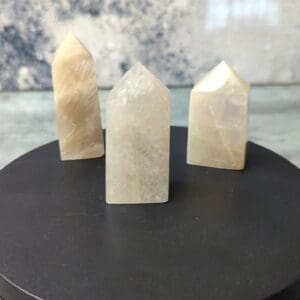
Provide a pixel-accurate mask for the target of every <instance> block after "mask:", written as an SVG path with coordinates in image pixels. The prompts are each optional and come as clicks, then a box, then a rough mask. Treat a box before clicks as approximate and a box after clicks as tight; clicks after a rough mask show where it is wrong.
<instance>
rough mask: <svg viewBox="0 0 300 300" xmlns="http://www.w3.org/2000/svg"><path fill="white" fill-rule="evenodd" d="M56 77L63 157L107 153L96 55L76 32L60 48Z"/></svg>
mask: <svg viewBox="0 0 300 300" xmlns="http://www.w3.org/2000/svg"><path fill="white" fill-rule="evenodd" d="M52 77H53V90H54V98H55V108H56V121H57V130H58V136H59V146H60V154H61V159H62V160H72V159H85V158H94V157H99V156H103V154H104V143H103V132H102V127H101V117H100V108H99V102H98V89H97V83H96V75H95V70H94V62H93V58H92V56H91V54H90V53H89V51H88V50H87V49H86V48H85V47H84V45H83V44H82V43H81V42H80V41H79V40H78V39H77V38H76V37H75V36H74V35H73V34H72V33H69V34H68V36H67V37H66V39H65V40H64V41H63V43H62V44H61V45H60V47H59V49H58V50H57V52H56V56H55V59H54V61H53V64H52Z"/></svg>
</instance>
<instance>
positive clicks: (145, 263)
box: [0, 128, 300, 300]
mask: <svg viewBox="0 0 300 300" xmlns="http://www.w3.org/2000/svg"><path fill="white" fill-rule="evenodd" d="M186 136H187V130H186V129H185V128H172V131H171V161H170V200H169V202H168V203H166V204H153V205H152V204H148V205H131V206H130V205H106V204H105V158H99V159H91V160H81V161H60V159H59V151H58V144H57V142H53V143H50V144H48V145H45V146H42V147H40V148H38V149H36V150H33V151H31V152H29V153H27V154H26V155H24V156H22V157H21V158H19V159H17V160H15V161H14V162H12V163H11V164H10V165H8V166H7V167H6V168H4V169H3V170H2V171H1V172H0V191H1V196H0V197H1V199H0V273H1V274H3V276H4V277H5V278H6V279H8V280H9V281H10V282H8V281H6V280H5V279H4V278H2V277H1V276H0V299H1V297H2V299H5V300H13V299H14V300H15V299H17V300H21V299H31V298H32V297H33V296H32V295H29V294H27V293H25V292H22V291H20V290H18V288H17V287H16V286H15V285H17V286H19V287H21V288H22V289H24V290H26V291H28V292H30V293H32V294H34V295H36V296H38V297H41V298H43V299H47V300H51V299H72V300H79V299H89V300H96V299H97V300H99V299H105V300H116V299H122V300H127V299H128V300H150V299H151V300H154V299H155V300H168V299H170V300H171V299H172V300H183V299H185V300H189V299H193V300H198V299H205V300H209V299H222V300H226V299H230V300H234V299H239V300H240V299H243V300H247V299H249V300H250V299H251V300H253V299H266V298H268V297H270V298H268V299H297V297H298V296H299V294H298V296H297V295H296V294H297V293H298V292H299V282H298V283H297V280H299V278H300V188H299V185H300V174H299V169H298V168H296V167H295V166H294V165H292V164H291V163H289V162H288V161H286V160H285V159H283V158H281V157H280V156H278V155H277V154H275V153H273V152H271V151H269V150H267V149H264V148H262V147H260V146H258V145H255V144H253V143H249V144H248V154H247V166H246V169H245V170H244V171H228V170H218V169H212V168H205V167H197V166H189V165H187V164H186V163H185V161H186ZM295 282H296V283H295ZM293 283H295V284H294V285H292V286H291V287H290V288H288V289H285V288H286V287H288V286H289V285H291V284H293ZM280 291H281V292H280ZM272 295H275V296H272ZM271 296H272V297H271ZM280 297H284V298H280Z"/></svg>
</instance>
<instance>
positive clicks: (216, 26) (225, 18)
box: [0, 0, 300, 90]
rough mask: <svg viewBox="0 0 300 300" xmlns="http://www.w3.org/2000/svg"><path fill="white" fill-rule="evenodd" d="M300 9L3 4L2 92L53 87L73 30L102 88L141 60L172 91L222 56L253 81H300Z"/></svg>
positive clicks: (236, 4)
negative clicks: (57, 58) (58, 59)
mask: <svg viewBox="0 0 300 300" xmlns="http://www.w3.org/2000/svg"><path fill="white" fill-rule="evenodd" d="M299 9H300V2H299V1H298V0H288V1H283V0H256V1H254V0H230V1H229V0H199V1H194V0H184V1H183V0H165V1H161V0H151V1H149V0H139V1H138V0H135V1H128V0H118V1H115V0H82V1H76V0H43V1H41V0H0V11H1V18H0V49H1V55H0V70H1V72H0V90H16V89H21V90H23V89H44V88H51V72H50V70H51V61H52V59H53V54H54V50H55V49H56V47H57V45H59V44H60V42H61V41H62V39H63V38H64V37H65V35H66V34H67V32H68V31H72V32H74V33H75V34H76V36H78V37H79V38H80V40H81V41H82V42H84V44H85V45H87V46H88V48H89V49H90V51H91V53H92V54H93V56H94V58H95V65H96V70H97V74H98V79H99V81H98V83H99V84H100V85H101V86H102V87H103V86H112V85H113V84H114V83H115V82H117V80H119V78H120V77H121V76H122V75H123V73H124V72H126V71H127V70H128V68H129V67H130V66H131V65H132V64H134V63H135V62H136V60H139V61H142V62H143V63H144V64H145V65H146V66H148V67H149V68H150V69H151V70H153V71H154V72H155V73H156V74H159V76H160V78H161V79H162V80H163V81H164V82H165V83H167V84H170V85H172V86H174V85H187V84H188V85H190V84H192V83H194V82H195V79H197V76H202V75H204V74H205V73H206V72H207V71H208V70H209V69H210V68H211V67H213V66H214V65H216V63H217V62H218V61H220V60H222V59H225V60H226V61H228V62H229V63H230V64H231V65H232V66H233V67H234V68H235V69H236V70H237V71H238V72H239V73H240V74H241V75H242V76H243V77H244V78H247V79H248V80H249V81H250V82H251V83H260V84H261V83H291V82H294V83H297V82H300V67H299V65H298V64H300V51H299V48H300V26H299ZM187 33H188V34H187ZM95 37H97V38H95ZM254 41H255V42H254ZM191 45H192V46H191ZM199 57H201V59H199ZM103 58H105V59H103Z"/></svg>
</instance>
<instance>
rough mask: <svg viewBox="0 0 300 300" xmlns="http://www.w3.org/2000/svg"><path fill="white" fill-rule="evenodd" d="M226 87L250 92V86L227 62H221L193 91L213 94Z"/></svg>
mask: <svg viewBox="0 0 300 300" xmlns="http://www.w3.org/2000/svg"><path fill="white" fill-rule="evenodd" d="M225 85H231V86H235V87H236V88H239V89H241V90H244V91H245V92H248V90H249V84H248V83H247V82H246V81H245V80H244V79H242V78H241V77H240V76H239V75H238V74H237V73H236V71H235V70H234V69H232V68H231V67H230V66H229V65H228V64H227V63H226V62H225V61H222V62H220V63H219V64H218V65H217V66H215V67H214V68H213V69H212V70H210V71H209V72H208V73H207V74H206V75H205V76H204V78H202V79H201V80H200V81H198V82H197V83H196V84H195V86H194V88H193V90H195V91H198V92H213V91H217V90H219V89H221V88H223V87H224V86H225Z"/></svg>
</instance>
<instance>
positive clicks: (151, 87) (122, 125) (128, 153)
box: [106, 63, 170, 204]
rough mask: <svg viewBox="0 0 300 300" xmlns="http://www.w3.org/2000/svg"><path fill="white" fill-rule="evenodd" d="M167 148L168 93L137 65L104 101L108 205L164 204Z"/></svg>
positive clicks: (166, 199)
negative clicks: (105, 103) (105, 111)
mask: <svg viewBox="0 0 300 300" xmlns="http://www.w3.org/2000/svg"><path fill="white" fill-rule="evenodd" d="M169 143H170V99H169V90H168V89H167V88H166V87H165V86H164V85H163V84H162V83H161V82H160V81H159V80H158V79H157V78H156V77H155V76H154V75H153V74H152V73H151V72H150V71H149V70H147V69H146V68H145V67H144V66H143V65H142V64H140V63H138V64H135V65H134V66H133V67H132V68H131V69H130V70H129V71H128V72H127V73H126V74H125V75H124V76H123V77H122V78H121V80H120V81H119V82H118V83H117V84H116V85H115V87H114V88H113V90H112V91H111V92H110V94H109V96H108V99H107V131H106V202H107V203H111V204H134V203H161V202H166V201H168V191H169Z"/></svg>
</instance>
